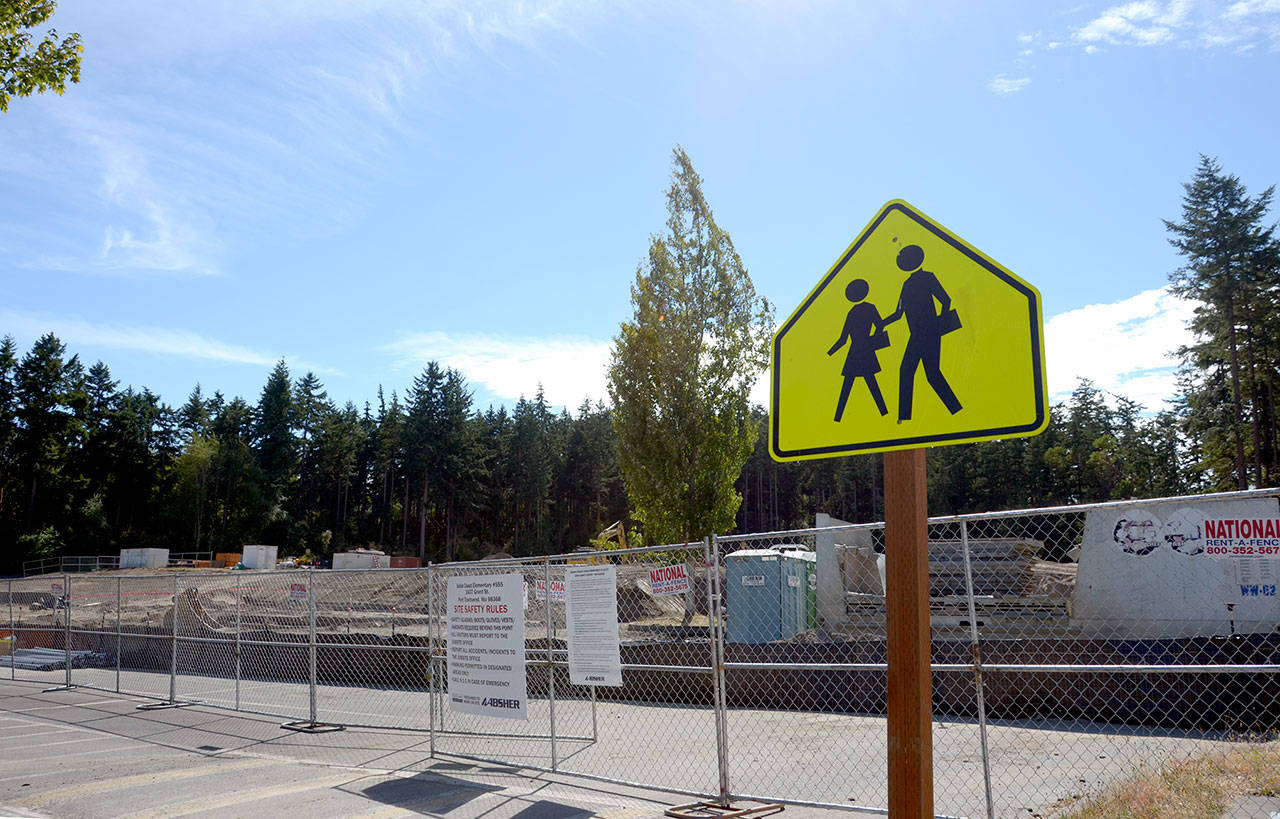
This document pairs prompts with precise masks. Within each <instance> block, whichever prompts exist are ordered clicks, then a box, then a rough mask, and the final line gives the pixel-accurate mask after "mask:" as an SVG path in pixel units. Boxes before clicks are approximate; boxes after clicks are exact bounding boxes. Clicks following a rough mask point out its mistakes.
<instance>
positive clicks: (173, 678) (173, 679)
mask: <svg viewBox="0 0 1280 819" xmlns="http://www.w3.org/2000/svg"><path fill="white" fill-rule="evenodd" d="M169 646H170V651H169V704H170V705H175V704H177V702H178V576H177V575H176V574H175V575H174V576H173V628H172V630H171V631H170V634H169Z"/></svg>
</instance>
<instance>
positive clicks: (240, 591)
mask: <svg viewBox="0 0 1280 819" xmlns="http://www.w3.org/2000/svg"><path fill="white" fill-rule="evenodd" d="M235 578H236V633H235V641H236V642H235V646H234V647H233V648H232V653H233V654H234V655H235V661H236V710H237V711H239V710H240V623H241V619H240V612H241V611H243V609H244V584H243V583H241V582H240V573H239V572H237V573H236V575H235Z"/></svg>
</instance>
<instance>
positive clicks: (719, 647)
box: [703, 534, 730, 807]
mask: <svg viewBox="0 0 1280 819" xmlns="http://www.w3.org/2000/svg"><path fill="white" fill-rule="evenodd" d="M708 550H709V551H710V552H711V554H710V555H708V554H707V551H708ZM707 558H710V559H707ZM703 563H705V564H706V565H707V571H708V573H709V574H710V576H709V577H708V578H707V580H708V583H707V591H708V594H709V600H708V601H707V628H708V629H709V630H710V632H711V667H712V692H713V697H712V702H713V708H714V709H715V723H716V773H717V775H718V776H719V780H720V781H719V783H718V785H719V791H720V804H721V805H723V806H725V807H728V806H729V802H730V799H729V725H728V716H729V715H728V713H727V712H728V697H726V696H725V675H724V662H725V656H724V598H723V590H722V589H721V588H720V545H719V542H718V541H717V539H716V536H715V535H714V534H713V535H711V537H709V538H707V539H706V540H705V541H704V542H703Z"/></svg>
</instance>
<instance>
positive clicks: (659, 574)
mask: <svg viewBox="0 0 1280 819" xmlns="http://www.w3.org/2000/svg"><path fill="white" fill-rule="evenodd" d="M649 588H650V589H652V590H653V596H654V597H665V596H666V595H668V594H683V593H684V592H687V591H688V590H689V575H688V574H687V573H686V572H685V568H684V564H683V563H677V564H676V565H674V566H661V567H659V568H656V569H650V570H649Z"/></svg>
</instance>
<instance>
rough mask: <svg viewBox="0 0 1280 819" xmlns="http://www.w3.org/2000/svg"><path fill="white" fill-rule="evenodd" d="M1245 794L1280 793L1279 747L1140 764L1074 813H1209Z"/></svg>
mask: <svg viewBox="0 0 1280 819" xmlns="http://www.w3.org/2000/svg"><path fill="white" fill-rule="evenodd" d="M1241 796H1280V747H1277V745H1276V743H1267V744H1251V745H1247V746H1245V747H1243V748H1238V749H1232V750H1226V751H1218V752H1214V753H1209V754H1203V755H1201V756H1195V757H1189V758H1187V759H1180V760H1174V761H1171V762H1168V763H1166V764H1164V765H1162V766H1160V767H1159V768H1147V769H1145V770H1139V771H1138V773H1137V775H1136V776H1134V777H1133V778H1132V779H1130V780H1128V781H1126V782H1124V783H1122V784H1120V785H1117V786H1116V787H1114V788H1112V789H1111V790H1110V791H1107V792H1106V793H1103V794H1101V795H1099V796H1096V797H1092V798H1090V799H1089V800H1088V801H1086V802H1085V803H1084V804H1082V805H1081V806H1079V807H1078V808H1077V809H1076V810H1074V811H1071V812H1069V813H1068V814H1067V816H1070V817H1071V819H1210V817H1220V816H1222V815H1223V814H1224V812H1225V811H1226V810H1227V808H1228V807H1230V805H1231V803H1232V802H1233V801H1235V800H1236V799H1237V798H1239V797H1241Z"/></svg>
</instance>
